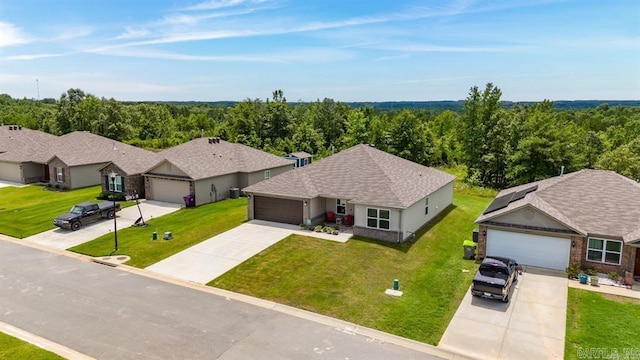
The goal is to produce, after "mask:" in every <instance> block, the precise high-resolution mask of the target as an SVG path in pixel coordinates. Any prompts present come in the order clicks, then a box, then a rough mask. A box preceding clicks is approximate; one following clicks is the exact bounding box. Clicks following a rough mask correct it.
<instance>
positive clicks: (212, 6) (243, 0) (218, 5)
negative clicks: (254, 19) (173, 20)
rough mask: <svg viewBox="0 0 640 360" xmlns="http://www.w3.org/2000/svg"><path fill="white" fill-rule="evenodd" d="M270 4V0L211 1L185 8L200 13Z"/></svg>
mask: <svg viewBox="0 0 640 360" xmlns="http://www.w3.org/2000/svg"><path fill="white" fill-rule="evenodd" d="M264 2H268V0H210V1H204V2H201V3H199V4H196V5H193V6H188V7H185V8H183V9H182V10H185V11H199V10H217V9H223V8H229V7H236V6H240V5H246V4H248V5H252V4H261V3H264Z"/></svg>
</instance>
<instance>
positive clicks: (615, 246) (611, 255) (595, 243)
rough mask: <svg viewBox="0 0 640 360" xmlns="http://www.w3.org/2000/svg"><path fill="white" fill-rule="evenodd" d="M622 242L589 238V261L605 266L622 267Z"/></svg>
mask: <svg viewBox="0 0 640 360" xmlns="http://www.w3.org/2000/svg"><path fill="white" fill-rule="evenodd" d="M621 258H622V241H617V240H606V239H598V238H589V242H588V245H587V260H589V261H595V262H601V263H605V264H613V265H620V259H621Z"/></svg>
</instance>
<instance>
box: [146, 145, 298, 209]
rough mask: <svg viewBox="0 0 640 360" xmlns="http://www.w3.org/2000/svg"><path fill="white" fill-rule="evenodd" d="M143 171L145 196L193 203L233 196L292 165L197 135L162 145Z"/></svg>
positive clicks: (268, 155) (277, 158) (289, 162)
mask: <svg viewBox="0 0 640 360" xmlns="http://www.w3.org/2000/svg"><path fill="white" fill-rule="evenodd" d="M158 156H159V158H160V159H161V160H159V162H158V163H157V164H155V165H154V166H152V167H151V168H149V169H148V170H147V171H145V172H144V173H143V176H144V178H145V196H146V198H147V199H153V200H160V201H168V202H173V203H182V202H183V201H184V200H183V198H184V197H185V196H187V195H193V196H195V205H201V204H206V203H210V202H216V201H218V200H222V199H225V198H228V197H230V196H232V195H233V196H234V197H235V196H237V195H238V194H239V191H240V189H241V188H243V187H246V186H249V185H251V184H255V183H256V182H258V181H261V180H264V179H269V178H270V177H272V176H276V175H279V174H282V173H284V172H286V171H288V170H291V169H292V168H293V164H292V163H291V161H289V160H286V159H284V158H282V157H280V156H276V155H272V154H269V153H266V152H264V151H261V150H257V149H254V148H251V147H249V146H246V145H243V144H237V143H229V142H226V141H224V140H221V139H220V138H198V139H194V140H191V141H189V142H186V143H184V144H181V145H178V146H175V147H172V148H169V149H166V150H164V151H162V152H161V153H159V154H158Z"/></svg>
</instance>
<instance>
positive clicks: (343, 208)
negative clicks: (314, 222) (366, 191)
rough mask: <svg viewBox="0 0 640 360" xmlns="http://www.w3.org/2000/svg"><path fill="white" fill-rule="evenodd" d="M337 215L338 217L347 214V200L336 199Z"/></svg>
mask: <svg viewBox="0 0 640 360" xmlns="http://www.w3.org/2000/svg"><path fill="white" fill-rule="evenodd" d="M336 214H338V215H346V214H347V200H344V199H336Z"/></svg>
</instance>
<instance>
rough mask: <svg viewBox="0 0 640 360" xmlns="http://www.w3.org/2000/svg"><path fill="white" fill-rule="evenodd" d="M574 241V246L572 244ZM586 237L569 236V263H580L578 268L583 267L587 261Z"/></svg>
mask: <svg viewBox="0 0 640 360" xmlns="http://www.w3.org/2000/svg"><path fill="white" fill-rule="evenodd" d="M574 242H575V246H574V245H573V244H574ZM586 258H587V238H586V237H584V236H578V235H576V236H572V237H571V249H570V250H569V265H571V264H573V263H576V262H577V263H578V264H580V268H584V267H585V266H586V265H585V263H586V262H587V260H586Z"/></svg>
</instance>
